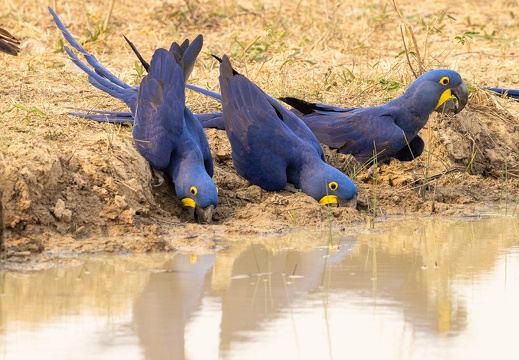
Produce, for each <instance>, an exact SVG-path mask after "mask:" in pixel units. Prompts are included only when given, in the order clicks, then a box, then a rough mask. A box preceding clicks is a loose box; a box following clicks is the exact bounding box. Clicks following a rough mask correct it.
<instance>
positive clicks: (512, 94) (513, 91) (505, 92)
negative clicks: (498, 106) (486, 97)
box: [484, 87, 519, 100]
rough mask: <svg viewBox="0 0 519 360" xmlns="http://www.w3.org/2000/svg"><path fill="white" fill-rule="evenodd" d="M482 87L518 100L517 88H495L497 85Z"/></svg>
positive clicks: (518, 91) (518, 92)
mask: <svg viewBox="0 0 519 360" xmlns="http://www.w3.org/2000/svg"><path fill="white" fill-rule="evenodd" d="M484 89H488V90H492V91H494V92H496V93H498V94H501V95H506V96H508V97H510V98H512V99H516V100H519V90H517V89H505V88H497V87H486V88H484Z"/></svg>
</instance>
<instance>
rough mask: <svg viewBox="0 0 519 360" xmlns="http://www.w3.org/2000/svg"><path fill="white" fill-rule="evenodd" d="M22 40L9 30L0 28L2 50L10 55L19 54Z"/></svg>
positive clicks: (0, 48) (0, 49)
mask: <svg viewBox="0 0 519 360" xmlns="http://www.w3.org/2000/svg"><path fill="white" fill-rule="evenodd" d="M19 45H20V41H18V39H17V38H15V37H14V36H13V35H11V34H10V33H9V32H8V31H7V30H4V29H2V28H0V51H1V52H4V53H6V54H9V55H14V56H17V55H18V53H19V52H20V48H19Z"/></svg>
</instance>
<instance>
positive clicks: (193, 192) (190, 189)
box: [189, 186, 198, 196]
mask: <svg viewBox="0 0 519 360" xmlns="http://www.w3.org/2000/svg"><path fill="white" fill-rule="evenodd" d="M189 192H190V193H191V195H193V196H195V195H196V194H197V193H198V189H197V188H196V187H194V186H191V187H190V188H189Z"/></svg>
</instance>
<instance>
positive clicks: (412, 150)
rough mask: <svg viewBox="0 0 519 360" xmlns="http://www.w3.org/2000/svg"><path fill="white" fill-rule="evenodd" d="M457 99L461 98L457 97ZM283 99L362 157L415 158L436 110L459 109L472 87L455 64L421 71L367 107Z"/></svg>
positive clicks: (328, 140)
mask: <svg viewBox="0 0 519 360" xmlns="http://www.w3.org/2000/svg"><path fill="white" fill-rule="evenodd" d="M453 96H454V97H455V98H456V99H457V104H456V103H454V102H453V101H452V97H453ZM281 100H282V101H284V102H286V103H287V104H289V105H291V106H292V107H294V108H295V109H296V110H297V111H299V112H300V113H301V115H300V117H301V119H302V120H303V121H304V122H305V124H306V125H307V126H308V127H309V128H310V129H311V130H312V132H313V133H314V134H315V136H316V137H317V139H319V141H320V142H321V143H323V144H326V145H328V146H330V147H331V148H334V149H337V151H339V152H341V153H344V154H352V155H353V156H354V157H355V159H356V160H357V161H359V162H366V161H370V160H374V158H375V157H374V156H375V155H376V158H377V160H378V161H379V162H380V161H384V160H386V159H390V158H396V159H398V160H401V161H410V160H413V159H414V158H416V157H418V156H420V154H421V153H422V151H423V148H424V142H423V140H422V139H421V138H420V136H418V132H419V131H420V129H421V128H422V127H423V126H424V125H425V124H426V123H427V120H428V119H429V116H430V115H431V113H432V112H433V111H435V110H438V109H440V108H441V107H442V106H446V105H447V104H449V105H450V106H451V107H452V109H451V110H453V111H454V113H458V112H460V111H461V110H462V109H463V108H464V107H465V105H466V104H467V101H468V88H467V85H466V84H465V82H464V81H463V79H462V78H461V76H460V75H459V74H458V73H457V72H456V71H453V70H447V69H438V70H431V71H428V72H426V73H424V74H423V75H421V76H420V77H418V78H417V79H416V80H415V81H414V82H413V83H412V84H411V85H410V86H409V88H408V89H407V90H406V91H405V92H404V94H402V95H401V96H400V97H398V98H396V99H393V100H391V101H390V102H388V103H386V104H384V105H379V106H373V107H365V108H340V107H335V106H330V105H324V104H313V103H309V102H306V101H304V100H300V99H296V98H292V97H285V98H281Z"/></svg>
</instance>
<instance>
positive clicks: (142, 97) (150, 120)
mask: <svg viewBox="0 0 519 360" xmlns="http://www.w3.org/2000/svg"><path fill="white" fill-rule="evenodd" d="M49 11H50V12H51V14H52V15H53V16H54V20H55V21H56V24H57V25H58V27H59V28H60V29H61V31H62V32H63V33H64V35H65V34H66V35H65V38H66V39H67V41H68V42H69V43H71V44H72V45H73V46H74V47H75V48H76V49H77V50H79V51H80V52H82V53H83V55H84V56H85V58H86V60H87V62H88V63H89V64H90V65H91V66H92V67H93V68H94V69H95V71H93V70H91V69H90V68H89V67H88V66H87V65H85V64H84V63H82V62H81V61H80V60H79V59H78V58H77V56H76V55H75V54H74V53H73V52H72V51H71V50H70V49H68V48H66V47H65V50H66V51H67V54H68V55H69V56H70V57H71V59H72V60H73V61H74V63H75V64H76V65H78V66H79V67H80V68H81V69H82V70H83V71H85V72H86V73H87V74H88V75H89V81H90V83H91V84H92V85H94V86H96V87H98V88H99V89H101V90H103V91H105V92H107V93H109V94H111V95H112V96H114V97H116V98H118V99H121V100H123V101H125V102H126V104H127V105H128V106H129V107H130V109H131V116H132V118H134V119H135V121H134V126H133V131H132V136H133V140H134V143H135V146H136V147H137V149H138V150H139V152H140V154H141V155H142V156H143V157H144V158H145V159H146V160H147V161H148V162H149V163H150V165H151V166H152V167H153V168H154V169H157V170H161V171H165V172H167V173H168V174H169V175H170V176H171V178H172V180H173V183H174V186H175V191H176V194H177V197H178V198H179V199H180V200H181V201H182V204H183V205H184V206H185V207H186V208H187V209H188V211H189V212H190V214H192V215H193V216H194V217H195V219H196V220H198V221H199V222H204V223H207V222H211V220H212V214H213V211H214V208H215V207H216V206H217V204H218V195H217V189H216V186H215V184H214V182H213V180H212V176H213V161H212V157H211V152H210V150H209V143H208V142H207V138H206V136H205V133H204V130H203V128H202V126H201V125H200V122H199V121H198V120H197V119H196V118H195V116H194V114H193V113H192V112H191V111H190V110H189V108H188V107H187V106H186V105H185V79H186V78H187V77H188V76H189V74H190V72H191V70H192V66H191V65H192V64H193V63H194V60H195V59H196V56H197V55H198V52H199V51H200V49H201V41H196V42H195V41H194V42H193V43H192V44H191V45H185V44H183V45H180V46H179V45H178V44H176V43H173V44H172V45H171V48H170V50H169V51H168V50H166V49H157V50H156V51H155V53H154V54H153V57H152V61H151V64H150V67H149V73H148V75H146V76H145V77H144V78H143V80H142V81H141V83H140V86H138V87H131V86H129V85H127V84H125V83H124V82H122V81H120V80H119V79H117V78H116V77H115V76H114V75H113V74H111V73H110V72H108V70H106V69H105V68H103V67H102V66H101V65H99V63H98V62H97V60H96V59H95V57H94V56H93V55H91V54H88V53H86V51H84V49H83V48H82V47H81V46H80V45H79V44H77V43H76V42H75V40H74V39H73V38H72V37H71V36H70V34H69V33H68V31H66V29H65V28H64V27H63V24H62V23H61V22H60V21H59V19H58V18H57V16H56V14H55V13H54V12H53V11H52V9H50V8H49ZM200 40H201V39H200ZM192 46H195V48H192ZM115 114H117V113H115Z"/></svg>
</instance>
